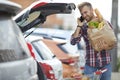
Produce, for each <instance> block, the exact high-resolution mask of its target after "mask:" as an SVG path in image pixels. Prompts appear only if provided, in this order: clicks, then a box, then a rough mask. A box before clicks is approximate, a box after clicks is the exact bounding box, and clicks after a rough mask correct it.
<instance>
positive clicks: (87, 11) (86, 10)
mask: <svg viewBox="0 0 120 80" xmlns="http://www.w3.org/2000/svg"><path fill="white" fill-rule="evenodd" d="M80 13H81V15H82V17H83V18H84V19H85V20H86V21H87V22H89V21H91V20H92V18H93V9H91V8H90V7H88V6H84V7H83V8H82V9H81V10H80Z"/></svg>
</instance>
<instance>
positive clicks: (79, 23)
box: [77, 18, 83, 27]
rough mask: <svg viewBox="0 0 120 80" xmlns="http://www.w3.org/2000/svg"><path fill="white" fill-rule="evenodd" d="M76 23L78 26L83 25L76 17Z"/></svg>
mask: <svg viewBox="0 0 120 80" xmlns="http://www.w3.org/2000/svg"><path fill="white" fill-rule="evenodd" d="M77 24H78V26H80V27H82V26H83V22H81V21H80V18H77Z"/></svg>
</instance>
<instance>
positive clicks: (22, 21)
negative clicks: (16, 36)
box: [13, 1, 75, 32]
mask: <svg viewBox="0 0 120 80" xmlns="http://www.w3.org/2000/svg"><path fill="white" fill-rule="evenodd" d="M74 9H75V4H73V3H46V2H40V1H37V2H35V3H33V4H32V5H31V6H29V7H28V8H27V9H25V10H23V11H22V12H21V13H19V14H18V15H17V16H15V17H14V18H13V19H14V20H15V21H16V23H17V24H18V26H19V27H20V29H21V30H22V32H25V31H27V30H29V29H30V28H32V27H35V26H37V25H39V24H42V23H44V22H45V21H46V17H47V16H49V15H51V14H58V13H61V14H70V13H71V12H72V10H74Z"/></svg>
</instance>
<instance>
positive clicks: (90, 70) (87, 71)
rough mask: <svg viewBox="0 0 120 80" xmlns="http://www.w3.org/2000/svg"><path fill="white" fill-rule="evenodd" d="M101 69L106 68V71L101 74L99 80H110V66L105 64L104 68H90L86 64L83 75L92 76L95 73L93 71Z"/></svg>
mask: <svg viewBox="0 0 120 80" xmlns="http://www.w3.org/2000/svg"><path fill="white" fill-rule="evenodd" d="M101 68H107V71H106V72H104V73H103V74H101V76H100V80H111V73H112V68H111V64H107V65H105V66H104V67H91V66H88V65H87V64H86V65H85V70H84V74H85V75H89V74H92V73H93V72H95V71H97V70H99V69H101Z"/></svg>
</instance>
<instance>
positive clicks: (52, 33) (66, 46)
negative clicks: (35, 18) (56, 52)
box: [25, 28, 85, 68]
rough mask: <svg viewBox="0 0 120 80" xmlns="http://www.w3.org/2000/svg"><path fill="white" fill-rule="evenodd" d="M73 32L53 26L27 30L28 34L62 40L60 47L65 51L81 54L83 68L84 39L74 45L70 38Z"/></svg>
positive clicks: (80, 60) (71, 53)
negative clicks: (52, 27) (53, 27)
mask: <svg viewBox="0 0 120 80" xmlns="http://www.w3.org/2000/svg"><path fill="white" fill-rule="evenodd" d="M72 33H73V31H72V30H59V29H51V28H31V29H30V30H28V31H26V32H25V34H26V36H27V35H36V36H43V37H44V38H49V39H52V40H54V41H57V42H61V44H59V47H60V48H61V49H62V50H63V52H65V53H67V54H70V55H80V59H79V63H80V64H79V65H80V67H81V68H83V67H84V65H85V49H84V48H85V46H84V41H83V40H82V41H81V42H80V43H77V45H74V46H73V45H71V44H70V38H71V34H72ZM62 42H63V43H62Z"/></svg>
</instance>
